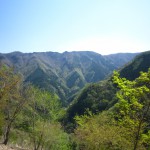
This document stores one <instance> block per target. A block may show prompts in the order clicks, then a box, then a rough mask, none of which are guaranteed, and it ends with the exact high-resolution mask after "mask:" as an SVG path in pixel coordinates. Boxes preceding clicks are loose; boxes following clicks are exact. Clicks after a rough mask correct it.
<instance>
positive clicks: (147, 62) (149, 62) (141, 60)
mask: <svg viewBox="0 0 150 150" xmlns="http://www.w3.org/2000/svg"><path fill="white" fill-rule="evenodd" d="M149 67H150V51H147V52H143V53H141V54H139V55H138V56H136V58H135V59H133V61H132V62H130V63H128V64H127V65H126V66H125V67H124V68H122V69H121V70H120V75H121V77H125V78H127V79H129V80H134V79H135V78H137V77H138V76H139V75H140V72H141V71H143V72H147V71H148V68H149Z"/></svg>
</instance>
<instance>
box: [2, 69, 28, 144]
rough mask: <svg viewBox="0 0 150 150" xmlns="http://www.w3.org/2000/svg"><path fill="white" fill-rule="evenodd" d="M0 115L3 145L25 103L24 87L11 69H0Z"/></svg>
mask: <svg viewBox="0 0 150 150" xmlns="http://www.w3.org/2000/svg"><path fill="white" fill-rule="evenodd" d="M0 86H1V89H0V103H1V105H0V107H1V110H0V113H1V114H2V116H3V122H4V123H3V126H2V127H3V131H2V132H3V144H5V145H6V144H7V143H8V140H9V135H10V130H11V128H12V124H13V123H14V122H15V120H16V118H17V116H18V114H19V113H20V111H21V109H22V108H23V106H24V104H25V103H26V102H27V100H26V98H25V97H26V96H25V90H26V89H25V87H23V85H22V78H21V76H20V75H18V74H16V73H14V71H13V69H12V68H7V67H1V68H0Z"/></svg>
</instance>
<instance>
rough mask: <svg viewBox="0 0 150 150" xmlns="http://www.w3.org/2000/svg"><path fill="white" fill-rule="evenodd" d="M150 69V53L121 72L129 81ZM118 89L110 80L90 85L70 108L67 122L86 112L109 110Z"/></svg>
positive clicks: (135, 60)
mask: <svg viewBox="0 0 150 150" xmlns="http://www.w3.org/2000/svg"><path fill="white" fill-rule="evenodd" d="M148 68H150V51H148V52H144V53H141V54H139V55H138V56H137V57H136V58H135V59H134V60H133V61H132V62H131V63H129V64H128V65H126V66H125V67H123V68H122V69H121V71H120V73H121V76H122V77H125V78H127V79H135V78H136V77H139V75H140V72H141V71H144V72H147V71H148ZM116 92H117V87H116V85H115V84H114V83H113V81H112V77H111V76H110V77H109V79H107V80H104V81H101V82H98V83H93V84H89V85H88V86H87V87H85V88H84V89H83V90H82V91H81V93H80V94H79V95H77V96H76V97H75V99H74V101H73V103H72V104H71V105H70V107H69V108H68V116H67V121H71V122H72V121H73V118H74V117H75V115H77V114H78V115H83V114H84V112H86V110H87V109H88V110H90V111H92V112H93V113H96V112H100V111H103V110H106V109H109V108H110V107H111V106H113V105H114V104H115V103H116V102H117V98H116Z"/></svg>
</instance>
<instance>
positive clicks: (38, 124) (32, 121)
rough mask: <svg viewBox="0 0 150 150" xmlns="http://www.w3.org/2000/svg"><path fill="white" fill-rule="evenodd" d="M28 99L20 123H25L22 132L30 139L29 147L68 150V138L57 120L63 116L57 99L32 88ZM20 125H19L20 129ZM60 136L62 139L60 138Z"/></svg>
mask: <svg viewBox="0 0 150 150" xmlns="http://www.w3.org/2000/svg"><path fill="white" fill-rule="evenodd" d="M29 97H30V98H29V99H30V100H29V101H30V102H29V103H28V105H26V107H25V108H24V113H23V114H22V115H23V116H24V118H23V120H22V122H26V126H25V128H24V130H25V131H26V132H27V133H28V135H29V137H30V142H31V143H32V145H31V147H33V149H34V150H39V149H43V148H44V149H49V147H60V149H69V144H68V143H69V137H68V135H67V134H66V133H64V132H63V130H62V129H61V125H60V124H59V123H58V119H59V118H60V117H61V115H62V114H63V109H62V108H61V104H60V101H59V99H58V97H57V96H56V95H55V94H51V93H49V92H47V91H44V90H41V89H38V88H36V87H33V86H32V87H31V89H30V96H29ZM22 125H23V123H22ZM22 125H21V124H20V128H21V127H22ZM26 127H27V128H26ZM56 135H58V137H56ZM62 136H64V137H63V138H60V137H62ZM55 139H56V141H55ZM64 141H65V142H64ZM63 142H64V143H63ZM61 144H62V145H61ZM54 145H55V146H54ZM63 147H65V148H63Z"/></svg>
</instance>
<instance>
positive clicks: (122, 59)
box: [104, 53, 138, 68]
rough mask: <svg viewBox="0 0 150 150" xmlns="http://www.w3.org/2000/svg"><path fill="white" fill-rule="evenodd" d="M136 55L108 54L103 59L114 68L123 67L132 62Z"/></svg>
mask: <svg viewBox="0 0 150 150" xmlns="http://www.w3.org/2000/svg"><path fill="white" fill-rule="evenodd" d="M137 55H138V53H117V54H110V55H104V57H105V58H107V59H109V60H110V61H111V62H112V63H113V64H114V65H115V67H116V68H119V67H120V66H123V65H124V64H126V63H128V62H129V61H130V60H132V59H133V58H134V57H135V56H137Z"/></svg>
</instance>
